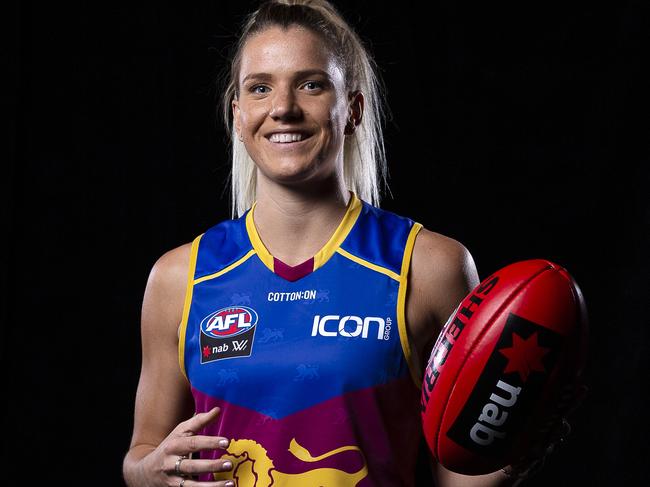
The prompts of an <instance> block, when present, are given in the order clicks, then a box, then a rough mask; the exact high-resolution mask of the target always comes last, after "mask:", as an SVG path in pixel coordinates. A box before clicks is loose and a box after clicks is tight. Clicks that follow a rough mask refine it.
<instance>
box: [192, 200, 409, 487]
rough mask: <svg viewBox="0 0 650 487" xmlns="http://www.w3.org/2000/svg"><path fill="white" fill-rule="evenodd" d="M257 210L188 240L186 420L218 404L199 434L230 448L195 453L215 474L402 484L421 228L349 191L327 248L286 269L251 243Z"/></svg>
mask: <svg viewBox="0 0 650 487" xmlns="http://www.w3.org/2000/svg"><path fill="white" fill-rule="evenodd" d="M254 210H255V205H253V206H252V207H251V209H249V210H248V211H247V212H246V213H245V214H244V215H242V216H241V217H240V218H238V219H234V220H227V221H223V222H221V223H219V224H218V225H216V226H214V227H212V228H210V229H209V230H208V231H206V232H205V233H204V234H203V235H201V236H199V237H198V238H197V239H195V241H194V242H193V245H192V253H191V262H190V275H189V282H188V287H187V295H186V300H185V309H184V312H183V321H182V323H181V332H180V340H179V355H180V357H179V358H180V365H181V368H182V370H183V373H184V374H185V375H186V376H187V378H188V380H189V382H190V384H191V387H192V393H193V395H194V399H195V404H196V411H197V412H204V411H208V410H210V409H211V408H213V407H214V406H219V407H220V408H221V414H220V416H219V418H218V419H217V421H216V422H215V424H213V425H210V426H209V427H208V428H206V430H205V431H203V432H202V434H210V435H218V436H225V437H227V438H229V439H230V440H231V442H230V446H229V447H228V450H227V451H225V452H224V451H223V450H218V451H214V452H203V454H202V455H203V457H204V458H217V457H222V456H223V458H228V459H230V460H232V461H233V465H234V468H233V470H232V471H231V472H226V473H217V474H214V476H213V477H214V478H217V479H219V480H223V479H228V478H234V479H236V480H237V485H238V486H239V487H247V486H251V487H252V486H256V487H267V486H270V485H273V486H274V487H276V486H284V485H286V486H331V487H341V486H355V485H358V486H361V487H363V486H375V485H386V486H402V485H412V484H413V481H414V479H413V477H414V470H415V461H416V457H417V449H418V447H419V444H420V437H421V421H420V410H419V398H420V385H421V381H420V379H419V378H418V377H415V376H414V374H413V373H412V372H411V370H410V368H409V364H410V355H411V350H410V345H409V342H408V339H407V335H406V322H405V298H406V285H407V275H408V271H409V265H410V258H411V253H412V250H413V245H414V241H415V237H416V235H417V232H418V231H419V230H420V228H421V225H420V224H418V223H415V222H413V221H412V220H410V219H408V218H404V217H401V216H398V215H396V214H394V213H391V212H388V211H385V210H381V209H379V208H376V207H374V206H372V205H370V204H368V203H366V202H364V201H362V200H360V199H359V198H357V197H356V196H355V195H354V194H352V195H351V198H350V201H349V203H348V207H347V211H346V214H345V216H344V218H343V220H342V221H341V223H340V225H339V226H338V228H337V229H336V231H335V232H334V234H333V235H332V237H331V238H330V240H329V241H328V242H327V244H326V245H325V246H324V247H323V248H322V249H321V250H320V251H319V252H318V253H317V254H316V255H315V256H314V257H312V258H311V259H309V260H308V261H306V262H304V263H302V264H300V265H298V266H294V267H291V266H288V265H286V264H284V263H282V262H281V261H279V260H278V259H277V258H274V257H273V256H272V255H271V254H270V253H269V252H268V250H267V249H266V247H265V246H264V244H263V243H262V240H261V239H260V237H259V235H258V233H257V230H256V228H255V224H254V221H253V214H254ZM298 238H299V237H298ZM208 478H209V477H207V476H204V477H203V479H208Z"/></svg>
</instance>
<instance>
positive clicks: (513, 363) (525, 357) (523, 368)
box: [499, 332, 550, 382]
mask: <svg viewBox="0 0 650 487" xmlns="http://www.w3.org/2000/svg"><path fill="white" fill-rule="evenodd" d="M549 351H550V348H544V347H540V346H539V343H538V341H537V332H535V333H533V334H532V335H531V336H529V337H528V338H522V337H521V336H519V335H517V334H516V333H513V334H512V347H508V348H502V349H500V350H499V352H500V353H501V354H502V355H504V356H505V357H506V358H507V359H508V365H506V368H505V369H504V371H503V372H504V373H506V374H507V373H509V372H518V373H519V377H521V380H522V382H526V380H528V376H529V375H530V373H531V372H532V371H536V372H546V369H545V368H544V364H543V363H542V357H544V355H546V354H547V353H548V352H549Z"/></svg>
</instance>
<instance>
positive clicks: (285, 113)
mask: <svg viewBox="0 0 650 487" xmlns="http://www.w3.org/2000/svg"><path fill="white" fill-rule="evenodd" d="M301 115H302V110H301V109H300V105H299V104H298V101H297V100H296V95H295V93H294V92H293V90H292V89H291V88H290V87H286V88H277V89H276V90H274V96H273V98H272V100H271V111H270V112H269V116H270V117H271V118H272V119H273V120H278V121H281V120H295V119H297V118H300V117H301Z"/></svg>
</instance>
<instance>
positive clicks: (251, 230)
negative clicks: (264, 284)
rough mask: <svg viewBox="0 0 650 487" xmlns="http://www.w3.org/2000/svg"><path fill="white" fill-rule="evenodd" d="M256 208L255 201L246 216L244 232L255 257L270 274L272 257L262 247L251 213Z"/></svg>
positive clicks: (262, 243) (263, 246)
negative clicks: (255, 254)
mask: <svg viewBox="0 0 650 487" xmlns="http://www.w3.org/2000/svg"><path fill="white" fill-rule="evenodd" d="M256 206H257V201H256V202H255V203H253V206H251V209H250V211H249V212H248V214H247V215H246V232H247V233H248V238H250V240H251V244H253V249H254V250H255V253H257V256H258V257H259V258H260V260H261V261H262V262H263V263H264V265H265V266H266V267H268V268H269V269H270V270H271V272H273V256H272V255H271V253H270V252H269V251H268V249H267V248H266V246H265V245H264V242H262V239H261V238H260V236H259V234H258V233H257V228H255V221H254V220H253V211H254V210H255V207H256Z"/></svg>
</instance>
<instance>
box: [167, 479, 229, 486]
mask: <svg viewBox="0 0 650 487" xmlns="http://www.w3.org/2000/svg"><path fill="white" fill-rule="evenodd" d="M181 482H183V484H182V485H183V487H235V481H234V480H219V481H216V480H214V481H200V480H192V479H188V478H183V477H169V485H172V486H177V485H178V486H180V485H181Z"/></svg>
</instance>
